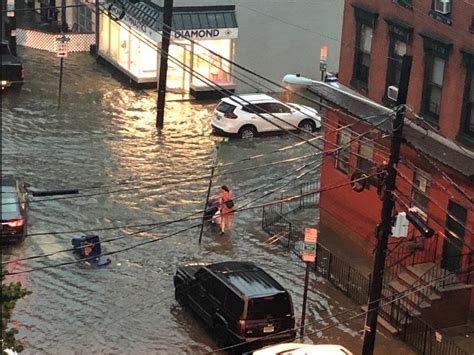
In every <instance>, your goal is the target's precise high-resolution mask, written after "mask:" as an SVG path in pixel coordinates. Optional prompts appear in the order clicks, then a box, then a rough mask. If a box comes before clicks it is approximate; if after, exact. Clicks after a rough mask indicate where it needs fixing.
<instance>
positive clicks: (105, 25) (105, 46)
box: [99, 14, 110, 54]
mask: <svg viewBox="0 0 474 355" xmlns="http://www.w3.org/2000/svg"><path fill="white" fill-rule="evenodd" d="M109 30H110V18H109V17H108V16H107V15H105V14H101V15H100V42H99V48H100V50H101V51H102V52H104V53H106V54H110V52H109V38H110V33H109Z"/></svg>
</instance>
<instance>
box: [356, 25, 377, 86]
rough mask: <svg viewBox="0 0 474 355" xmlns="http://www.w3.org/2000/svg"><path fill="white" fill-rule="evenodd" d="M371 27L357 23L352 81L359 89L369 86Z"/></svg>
mask: <svg viewBox="0 0 474 355" xmlns="http://www.w3.org/2000/svg"><path fill="white" fill-rule="evenodd" d="M372 32H373V29H372V27H370V26H368V25H367V24H365V23H361V22H358V23H357V33H356V48H355V59H354V75H353V76H354V80H355V81H356V83H357V84H358V85H360V86H361V87H364V88H367V87H368V84H369V67H370V53H371V50H372Z"/></svg>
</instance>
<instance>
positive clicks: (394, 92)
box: [387, 85, 398, 101]
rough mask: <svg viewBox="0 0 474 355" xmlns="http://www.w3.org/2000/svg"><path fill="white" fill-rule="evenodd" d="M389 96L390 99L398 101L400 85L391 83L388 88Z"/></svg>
mask: <svg viewBox="0 0 474 355" xmlns="http://www.w3.org/2000/svg"><path fill="white" fill-rule="evenodd" d="M387 96H388V98H389V99H390V100H393V101H397V98H398V87H397V86H395V85H390V86H389V87H388V88H387Z"/></svg>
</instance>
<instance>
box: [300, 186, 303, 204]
mask: <svg viewBox="0 0 474 355" xmlns="http://www.w3.org/2000/svg"><path fill="white" fill-rule="evenodd" d="M303 207H304V196H303V184H300V209H301V208H303Z"/></svg>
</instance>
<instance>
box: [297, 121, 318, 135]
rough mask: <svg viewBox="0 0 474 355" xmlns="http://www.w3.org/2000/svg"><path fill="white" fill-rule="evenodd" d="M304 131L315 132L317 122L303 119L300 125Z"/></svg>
mask: <svg viewBox="0 0 474 355" xmlns="http://www.w3.org/2000/svg"><path fill="white" fill-rule="evenodd" d="M298 128H300V129H301V130H302V131H305V132H310V133H313V132H315V131H316V124H315V123H314V121H312V120H303V121H301V122H300V124H299V125H298Z"/></svg>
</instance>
